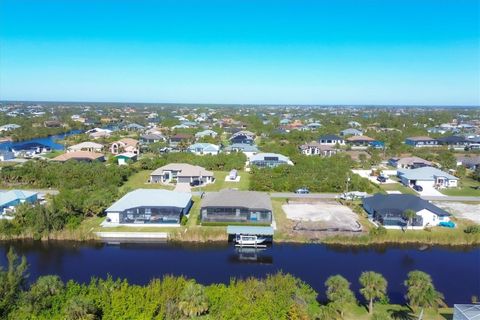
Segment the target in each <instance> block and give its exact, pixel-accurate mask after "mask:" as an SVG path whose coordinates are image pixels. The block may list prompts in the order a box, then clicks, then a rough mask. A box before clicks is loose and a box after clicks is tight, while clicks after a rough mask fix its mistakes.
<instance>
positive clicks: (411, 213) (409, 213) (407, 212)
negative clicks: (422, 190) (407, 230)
mask: <svg viewBox="0 0 480 320" xmlns="http://www.w3.org/2000/svg"><path fill="white" fill-rule="evenodd" d="M403 215H404V217H405V218H406V219H407V221H408V225H407V226H412V229H413V219H415V217H416V216H417V213H416V212H415V211H413V210H411V209H407V210H405V211H404V212H403Z"/></svg>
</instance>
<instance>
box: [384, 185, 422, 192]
mask: <svg viewBox="0 0 480 320" xmlns="http://www.w3.org/2000/svg"><path fill="white" fill-rule="evenodd" d="M380 189H382V190H384V191H400V192H401V193H406V194H417V193H416V192H415V191H414V190H413V189H412V188H407V187H405V186H404V185H403V184H400V183H387V184H382V185H380Z"/></svg>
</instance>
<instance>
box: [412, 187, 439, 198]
mask: <svg viewBox="0 0 480 320" xmlns="http://www.w3.org/2000/svg"><path fill="white" fill-rule="evenodd" d="M417 192H418V191H417ZM418 194H420V196H422V197H424V196H427V197H444V194H443V193H441V192H440V191H438V190H437V189H435V188H434V187H433V186H432V187H423V191H422V192H418Z"/></svg>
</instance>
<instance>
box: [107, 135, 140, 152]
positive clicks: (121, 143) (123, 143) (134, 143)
mask: <svg viewBox="0 0 480 320" xmlns="http://www.w3.org/2000/svg"><path fill="white" fill-rule="evenodd" d="M138 147H139V142H138V140H136V139H132V138H123V139H120V140H118V141H115V142H114V143H112V145H111V146H110V152H111V153H112V154H119V153H123V152H131V153H135V154H138V151H139V150H138Z"/></svg>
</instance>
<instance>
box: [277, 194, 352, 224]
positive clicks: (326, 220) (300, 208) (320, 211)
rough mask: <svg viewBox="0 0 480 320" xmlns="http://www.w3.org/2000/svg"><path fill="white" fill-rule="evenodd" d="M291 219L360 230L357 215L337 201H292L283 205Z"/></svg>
mask: <svg viewBox="0 0 480 320" xmlns="http://www.w3.org/2000/svg"><path fill="white" fill-rule="evenodd" d="M282 209H283V211H284V212H285V214H286V216H287V218H288V219H290V220H294V221H300V222H314V223H315V224H308V225H310V226H312V227H315V228H322V229H342V230H358V228H359V224H358V222H357V215H356V214H355V212H353V211H352V210H351V209H350V208H348V207H346V206H343V205H341V204H339V203H337V202H335V201H318V202H311V203H301V202H292V201H290V203H289V204H284V205H283V206H282ZM305 225H306V224H305Z"/></svg>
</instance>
